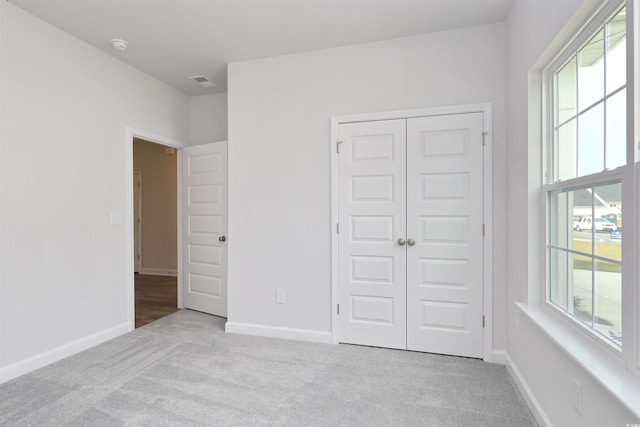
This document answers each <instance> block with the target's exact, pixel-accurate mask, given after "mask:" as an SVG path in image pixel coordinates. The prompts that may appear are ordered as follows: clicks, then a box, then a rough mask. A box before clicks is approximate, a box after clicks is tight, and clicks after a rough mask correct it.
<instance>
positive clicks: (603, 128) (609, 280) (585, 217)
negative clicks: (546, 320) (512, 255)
mask: <svg viewBox="0 0 640 427" xmlns="http://www.w3.org/2000/svg"><path fill="white" fill-rule="evenodd" d="M626 81H627V79H626V10H625V8H622V9H621V10H620V11H618V13H616V14H615V15H614V16H613V17H612V18H611V19H609V20H608V21H607V22H605V23H604V25H602V26H601V28H599V29H598V30H597V31H596V32H595V34H593V36H592V37H591V38H590V39H589V41H588V42H587V43H586V44H585V45H584V46H583V47H582V48H581V49H579V50H578V51H577V52H575V54H574V55H573V56H572V57H570V58H569V60H568V61H566V62H565V63H564V65H563V66H562V67H560V68H559V69H558V70H557V71H556V72H554V73H553V87H554V97H553V105H552V110H553V113H554V114H553V116H554V117H553V119H554V127H553V138H552V146H551V150H550V153H551V155H552V164H553V171H552V177H550V178H551V182H552V183H553V184H555V185H552V186H549V185H548V186H547V194H548V197H549V199H548V200H549V222H548V223H549V227H548V228H549V236H548V265H549V280H548V290H547V300H548V301H549V302H551V303H552V304H554V305H555V306H556V307H557V308H559V309H560V310H562V311H564V312H565V313H566V314H568V315H569V316H571V317H572V318H574V319H575V320H577V321H578V322H580V324H582V325H583V326H585V327H586V328H588V329H590V330H592V331H593V332H594V333H596V334H597V335H598V336H600V337H602V338H604V339H605V340H606V341H607V342H609V343H610V344H613V345H614V346H616V347H618V348H620V347H621V346H622V268H623V262H622V233H623V230H624V224H623V218H622V186H623V177H622V172H620V173H619V174H616V173H611V172H609V171H611V170H615V169H616V168H618V167H620V166H624V165H626V163H627V160H626V146H627V135H626V96H627V95H626Z"/></svg>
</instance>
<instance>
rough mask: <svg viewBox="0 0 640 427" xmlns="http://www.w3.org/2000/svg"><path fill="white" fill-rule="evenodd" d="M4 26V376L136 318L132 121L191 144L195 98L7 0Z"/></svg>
mask: <svg viewBox="0 0 640 427" xmlns="http://www.w3.org/2000/svg"><path fill="white" fill-rule="evenodd" d="M0 28H1V30H0V32H1V34H2V38H1V40H2V41H1V43H2V44H1V49H2V51H1V57H0V61H1V65H0V70H1V77H0V85H1V86H0V90H1V93H0V106H1V109H2V110H1V112H2V124H1V129H0V143H1V158H0V162H1V163H0V165H1V168H0V177H1V181H0V182H1V187H0V189H1V197H0V203H1V205H0V211H1V214H2V217H1V222H0V233H1V239H0V263H1V264H0V293H1V301H0V381H1V380H3V379H7V378H9V377H11V376H14V375H16V374H19V373H22V372H24V370H25V369H26V370H28V369H33V368H34V367H36V366H38V364H39V363H40V362H44V361H47V360H48V361H51V360H52V359H55V358H56V357H59V356H61V355H64V354H68V353H69V352H73V351H74V349H75V351H77V349H78V348H80V347H82V346H83V345H86V344H87V343H95V342H99V341H100V340H102V339H105V338H107V337H108V336H111V335H113V334H118V333H121V332H123V331H124V330H126V328H128V327H129V326H130V325H129V323H128V322H129V319H128V307H127V304H126V301H127V290H126V283H127V277H126V269H125V267H126V263H127V261H128V260H127V259H126V248H127V245H128V242H127V239H126V237H125V227H124V226H123V225H121V226H112V225H110V212H115V213H120V214H124V212H125V208H126V206H127V199H126V189H127V187H126V182H127V181H126V178H125V176H126V174H127V173H130V171H128V170H126V161H125V135H126V133H125V128H126V126H132V127H135V128H138V129H142V130H145V131H148V132H152V133H154V134H157V135H162V136H166V137H168V138H173V139H176V140H179V141H184V142H187V141H188V139H189V118H188V114H189V100H188V98H187V97H186V96H185V95H182V94H180V93H179V92H177V91H175V90H174V89H172V88H170V87H168V86H166V85H165V84H163V83H160V82H159V81H157V80H154V79H153V78H151V77H149V76H147V75H146V74H143V73H141V72H139V71H136V70H134V69H133V68H131V67H129V66H127V65H126V64H124V63H123V62H120V61H118V60H115V59H113V58H111V57H109V56H108V55H106V54H104V53H102V52H100V51H98V50H96V49H95V48H92V47H90V46H89V45H87V44H85V43H83V42H81V41H79V40H77V39H75V38H73V37H71V36H69V35H68V34H66V33H64V32H62V31H60V30H58V29H56V28H54V27H52V26H50V25H48V24H46V23H44V22H42V21H41V20H39V19H38V18H36V17H34V16H32V15H29V14H27V13H25V12H23V11H22V10H20V9H18V8H16V7H15V6H13V5H11V4H10V3H8V2H4V1H3V2H0ZM78 340H79V341H78ZM65 346H66V347H65ZM48 351H51V353H47V354H45V352H48ZM28 358H34V359H30V360H27V359H28Z"/></svg>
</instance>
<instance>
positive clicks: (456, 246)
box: [407, 113, 483, 357]
mask: <svg viewBox="0 0 640 427" xmlns="http://www.w3.org/2000/svg"><path fill="white" fill-rule="evenodd" d="M482 132H483V115H482V114H481V113H474V114H458V115H451V116H434V117H424V118H415V119H408V120H407V198H408V200H407V238H408V239H413V240H414V241H415V245H414V246H408V247H407V348H408V349H409V350H417V351H425V352H431V353H442V354H453V355H459V356H468V357H482V355H483V346H482V341H483V330H482V329H483V325H482V323H483V319H482V316H483V309H482V307H483V266H482V257H483V252H482V246H483V242H482V240H483V236H482V223H483V171H482V168H483V160H482V159H483V147H482Z"/></svg>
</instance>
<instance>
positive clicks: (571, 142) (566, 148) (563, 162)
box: [557, 119, 576, 181]
mask: <svg viewBox="0 0 640 427" xmlns="http://www.w3.org/2000/svg"><path fill="white" fill-rule="evenodd" d="M557 147H558V153H557V156H558V179H560V180H562V181H564V180H566V179H571V178H575V177H576V120H575V119H574V120H571V121H570V122H568V123H567V124H565V125H563V126H561V127H560V129H559V130H558V144H557Z"/></svg>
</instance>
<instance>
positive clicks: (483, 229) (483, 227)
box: [482, 224, 486, 237]
mask: <svg viewBox="0 0 640 427" xmlns="http://www.w3.org/2000/svg"><path fill="white" fill-rule="evenodd" d="M485 229H486V227H485V226H484V224H482V237H484V233H485Z"/></svg>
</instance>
